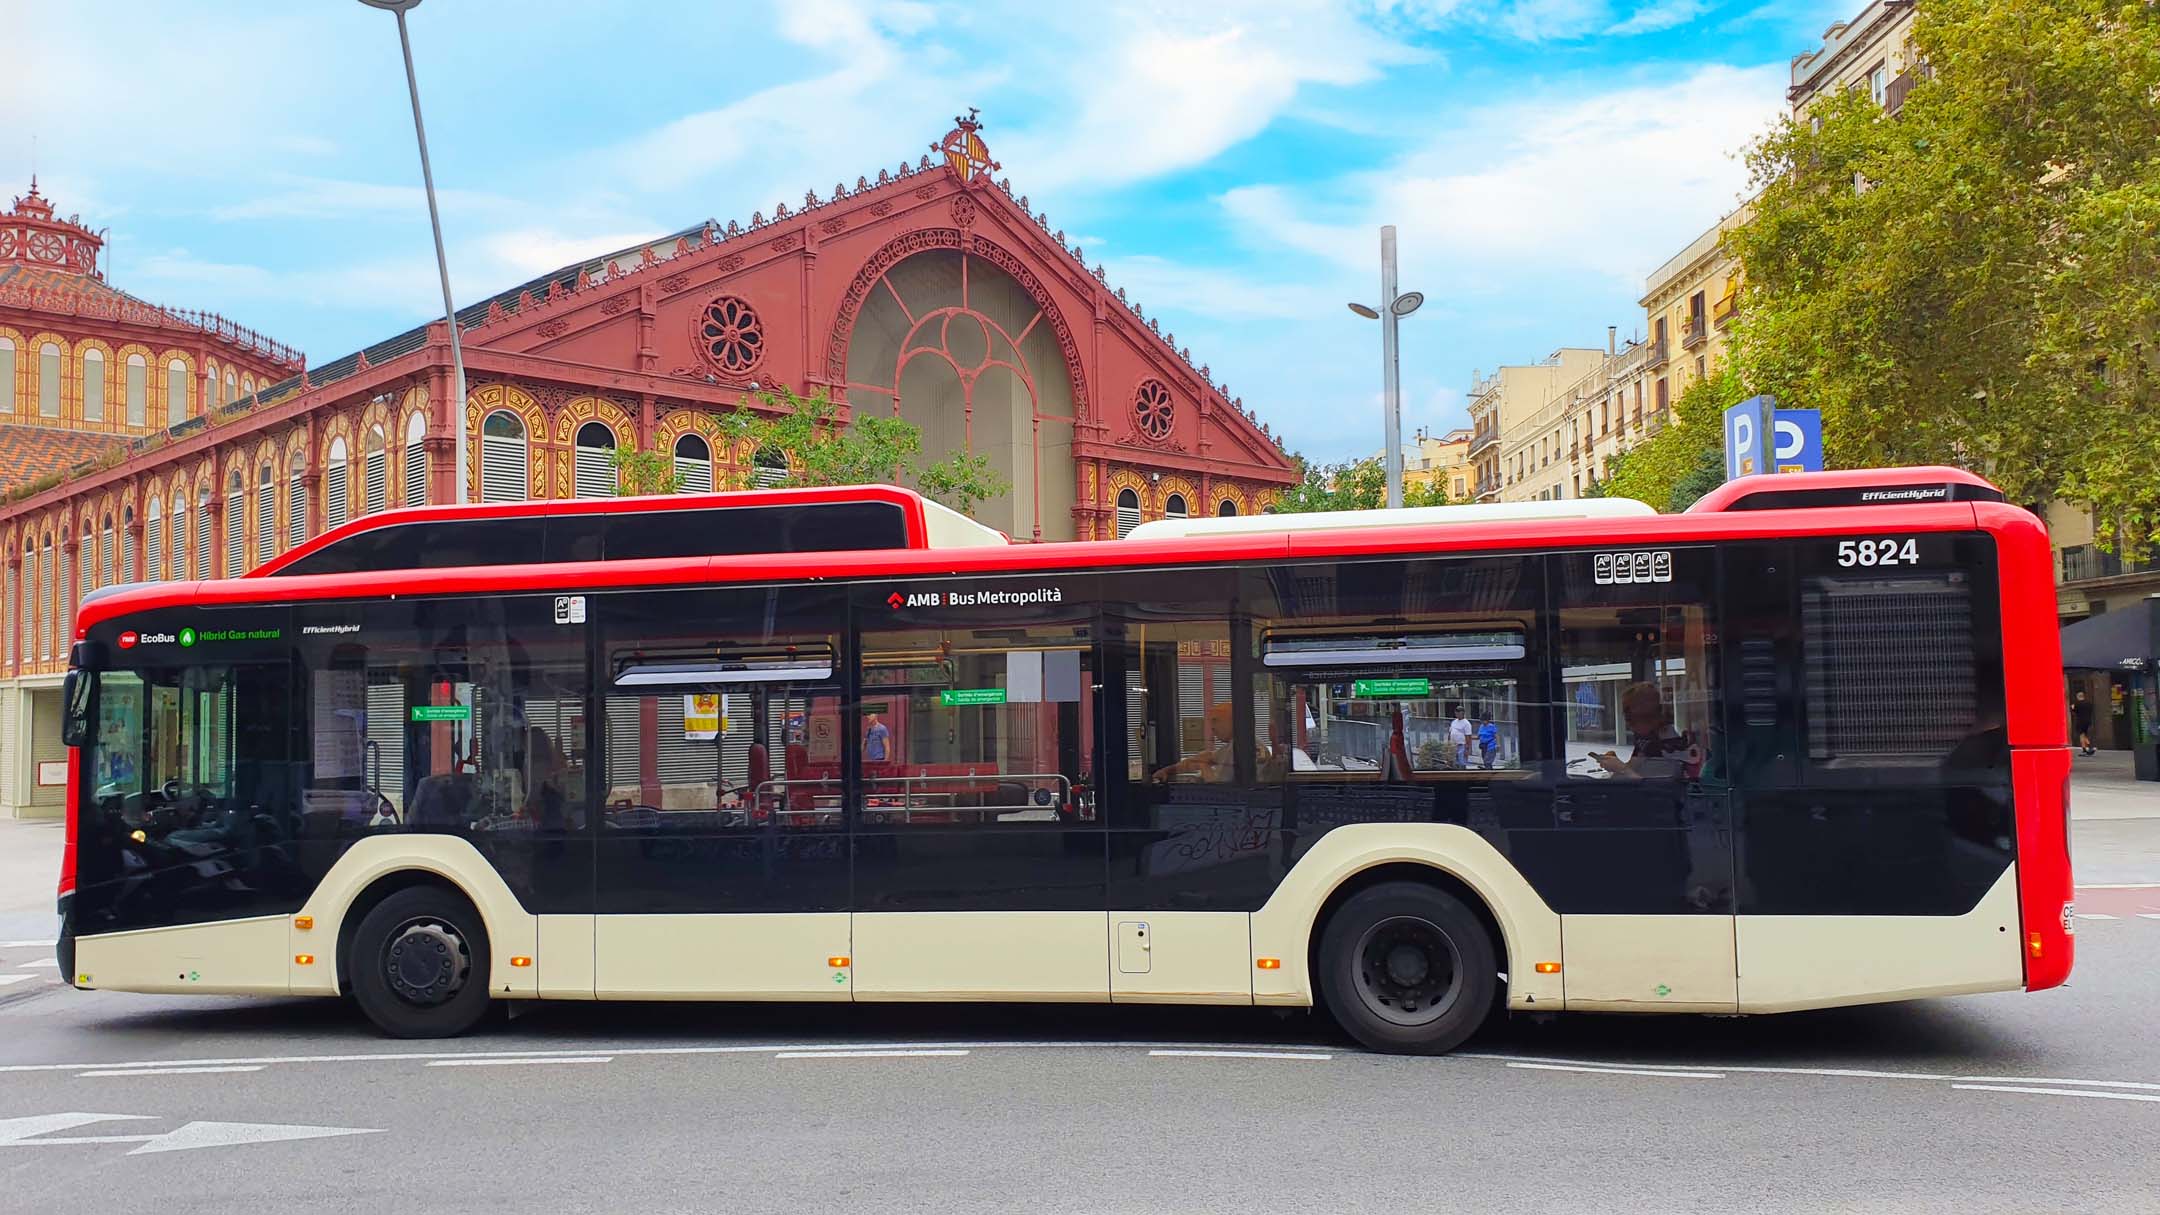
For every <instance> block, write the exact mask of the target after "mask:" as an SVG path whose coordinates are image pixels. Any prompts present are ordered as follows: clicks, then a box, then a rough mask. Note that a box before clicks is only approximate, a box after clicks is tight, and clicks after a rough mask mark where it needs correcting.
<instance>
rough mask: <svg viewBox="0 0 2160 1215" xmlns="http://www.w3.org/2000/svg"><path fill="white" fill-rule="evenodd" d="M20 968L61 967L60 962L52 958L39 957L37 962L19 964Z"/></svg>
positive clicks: (50, 968) (56, 968)
mask: <svg viewBox="0 0 2160 1215" xmlns="http://www.w3.org/2000/svg"><path fill="white" fill-rule="evenodd" d="M19 968H20V969H22V970H40V969H44V970H58V969H60V963H58V962H55V961H53V960H52V959H51V958H39V959H38V960H37V961H35V962H23V963H21V964H20V965H19Z"/></svg>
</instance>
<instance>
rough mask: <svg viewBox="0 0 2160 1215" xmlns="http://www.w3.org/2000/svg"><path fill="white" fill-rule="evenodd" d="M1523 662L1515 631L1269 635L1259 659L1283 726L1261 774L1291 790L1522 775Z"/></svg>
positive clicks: (1269, 748)
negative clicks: (1297, 784) (1305, 784)
mask: <svg viewBox="0 0 2160 1215" xmlns="http://www.w3.org/2000/svg"><path fill="white" fill-rule="evenodd" d="M1526 652H1527V651H1526V646H1525V635H1524V633H1523V632H1522V630H1520V629H1519V628H1500V629H1459V630H1449V631H1445V632H1425V633H1408V632H1359V633H1356V634H1346V633H1341V632H1321V631H1294V630H1277V631H1274V632H1271V633H1270V634H1269V636H1268V638H1267V640H1266V643H1265V645H1264V647H1263V659H1262V660H1263V662H1264V663H1265V665H1266V666H1268V667H1270V668H1272V669H1274V670H1275V671H1277V672H1278V679H1279V683H1280V695H1281V697H1282V699H1283V701H1284V702H1285V704H1284V708H1285V710H1286V713H1287V716H1288V719H1289V720H1288V727H1287V734H1286V735H1285V734H1284V732H1283V731H1282V730H1281V729H1278V730H1276V731H1274V732H1273V733H1274V735H1275V736H1272V737H1270V739H1269V740H1268V743H1267V747H1266V752H1265V754H1264V755H1263V757H1262V761H1261V762H1262V767H1263V768H1264V769H1267V770H1270V771H1275V772H1286V773H1287V774H1288V775H1289V778H1290V779H1292V780H1296V779H1299V778H1301V777H1302V778H1305V779H1322V778H1324V779H1331V780H1336V779H1365V780H1378V781H1410V780H1417V779H1421V778H1425V777H1431V776H1438V775H1441V774H1445V773H1482V772H1493V771H1508V770H1515V769H1519V768H1520V767H1521V766H1522V762H1523V759H1522V757H1523V747H1522V714H1521V704H1522V698H1521V695H1520V681H1519V679H1518V678H1517V675H1518V672H1517V671H1515V670H1514V669H1512V668H1515V667H1517V666H1519V665H1520V664H1521V663H1522V662H1523V660H1524V657H1525V654H1526ZM1278 779H1280V778H1279V777H1278Z"/></svg>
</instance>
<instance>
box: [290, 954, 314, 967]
mask: <svg viewBox="0 0 2160 1215" xmlns="http://www.w3.org/2000/svg"><path fill="white" fill-rule="evenodd" d="M292 960H293V961H295V962H297V963H299V964H300V965H302V966H313V965H314V964H315V955H314V954H311V953H296V954H294V955H293V956H292Z"/></svg>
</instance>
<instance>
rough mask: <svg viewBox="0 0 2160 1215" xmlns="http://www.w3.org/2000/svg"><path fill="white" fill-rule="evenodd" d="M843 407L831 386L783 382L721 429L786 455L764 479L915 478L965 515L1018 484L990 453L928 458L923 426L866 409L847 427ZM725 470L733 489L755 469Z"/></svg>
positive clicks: (731, 440)
mask: <svg viewBox="0 0 2160 1215" xmlns="http://www.w3.org/2000/svg"><path fill="white" fill-rule="evenodd" d="M839 413H840V407H839V406H837V405H835V404H833V401H832V398H831V396H830V395H829V394H827V393H824V392H819V393H816V394H814V395H812V396H807V397H805V396H800V395H798V394H796V393H795V392H793V391H792V390H790V389H788V388H787V387H785V386H780V387H776V388H768V389H763V390H760V391H759V392H758V393H756V394H755V396H754V398H745V400H744V402H743V407H742V408H741V409H738V410H736V411H735V412H733V413H730V414H727V415H725V416H723V417H722V418H721V419H720V431H721V434H722V435H723V436H724V437H725V439H726V441H727V443H728V445H729V446H730V447H731V448H733V449H735V450H747V451H752V452H759V453H765V452H773V453H778V454H779V455H782V456H785V457H786V468H785V470H780V469H778V468H777V467H775V468H773V469H770V470H767V471H769V472H772V473H775V474H777V475H774V476H766V477H762V478H756V479H757V483H759V484H763V485H862V484H867V483H871V482H879V481H912V482H914V484H915V485H916V486H917V487H918V488H920V489H921V490H922V492H923V493H924V494H925V495H927V496H928V497H931V498H934V499H936V500H937V501H939V502H942V503H944V504H945V505H947V506H950V507H952V508H953V509H954V510H957V511H960V512H961V513H963V514H965V513H968V512H970V511H973V510H974V509H975V506H976V504H977V503H979V502H982V501H984V500H986V499H989V498H995V497H997V496H998V495H1000V494H1003V493H1005V492H1006V491H1007V490H1009V489H1010V488H1011V483H1010V482H1008V481H1007V480H1006V479H1005V478H1004V477H1003V476H1001V475H999V474H998V472H997V470H995V469H993V468H992V467H990V461H989V460H988V459H987V458H985V457H983V456H979V455H969V454H960V455H954V456H949V457H947V458H945V459H943V460H938V461H934V462H925V461H924V460H923V456H922V430H921V428H919V427H917V426H916V425H915V424H914V423H913V422H909V421H906V420H905V419H902V418H896V417H893V416H892V415H890V414H881V413H876V412H872V411H864V412H859V413H857V414H855V416H854V417H853V418H852V419H851V420H850V421H849V422H848V424H847V425H846V426H844V427H843V426H841V425H840V424H839V422H838V420H837V419H838V417H839ZM755 463H756V462H755V461H753V464H755ZM724 475H726V476H731V477H732V483H731V484H729V485H728V486H727V488H730V489H745V488H748V487H749V486H750V485H751V483H752V480H753V478H754V477H756V472H755V470H754V469H751V468H737V469H734V470H733V471H732V472H731V473H728V474H724Z"/></svg>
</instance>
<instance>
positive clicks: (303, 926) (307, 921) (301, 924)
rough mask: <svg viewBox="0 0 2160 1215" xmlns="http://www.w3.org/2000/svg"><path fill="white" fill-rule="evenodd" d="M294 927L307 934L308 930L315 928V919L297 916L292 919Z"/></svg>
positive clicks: (309, 916)
mask: <svg viewBox="0 0 2160 1215" xmlns="http://www.w3.org/2000/svg"><path fill="white" fill-rule="evenodd" d="M292 926H293V927H295V928H297V929H299V930H300V931H302V932H306V931H307V930H308V929H310V928H313V927H315V917H314V916H311V915H296V916H294V917H293V918H292Z"/></svg>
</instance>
